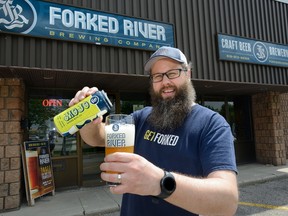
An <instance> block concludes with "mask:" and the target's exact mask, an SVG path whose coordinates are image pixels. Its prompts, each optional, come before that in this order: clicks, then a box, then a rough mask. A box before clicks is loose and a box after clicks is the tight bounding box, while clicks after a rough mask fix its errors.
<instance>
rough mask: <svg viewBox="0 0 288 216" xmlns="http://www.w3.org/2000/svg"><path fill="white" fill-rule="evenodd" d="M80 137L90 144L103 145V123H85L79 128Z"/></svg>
mask: <svg viewBox="0 0 288 216" xmlns="http://www.w3.org/2000/svg"><path fill="white" fill-rule="evenodd" d="M80 135H81V138H82V139H83V140H84V142H85V143H86V144H88V145H91V146H101V147H104V146H105V128H104V123H100V124H93V123H90V124H87V125H85V126H84V127H83V128H82V129H81V130H80Z"/></svg>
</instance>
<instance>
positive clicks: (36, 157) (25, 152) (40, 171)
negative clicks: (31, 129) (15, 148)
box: [22, 141, 55, 205]
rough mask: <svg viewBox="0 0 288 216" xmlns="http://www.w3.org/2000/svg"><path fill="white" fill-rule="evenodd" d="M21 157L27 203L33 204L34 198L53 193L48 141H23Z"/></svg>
mask: <svg viewBox="0 0 288 216" xmlns="http://www.w3.org/2000/svg"><path fill="white" fill-rule="evenodd" d="M22 159H23V166H24V174H25V184H26V195H27V201H28V204H29V205H34V203H35V202H34V199H36V198H37V197H40V196H43V195H44V194H47V193H50V192H52V194H53V195H54V193H55V191H54V190H55V188H54V177H53V170H52V163H51V157H50V150H49V145H48V141H29V142H24V146H22Z"/></svg>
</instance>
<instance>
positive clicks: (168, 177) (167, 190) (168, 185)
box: [157, 171, 176, 199]
mask: <svg viewBox="0 0 288 216" xmlns="http://www.w3.org/2000/svg"><path fill="white" fill-rule="evenodd" d="M160 187H161V193H160V194H159V195H158V196H157V197H158V198H161V199H166V198H167V197H169V196H170V195H171V194H172V193H173V192H174V191H175V189H176V181H175V178H174V176H173V175H172V174H171V173H169V172H167V171H164V177H163V178H162V179H161V181H160Z"/></svg>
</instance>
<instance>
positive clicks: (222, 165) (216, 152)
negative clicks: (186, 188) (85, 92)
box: [200, 113, 237, 176]
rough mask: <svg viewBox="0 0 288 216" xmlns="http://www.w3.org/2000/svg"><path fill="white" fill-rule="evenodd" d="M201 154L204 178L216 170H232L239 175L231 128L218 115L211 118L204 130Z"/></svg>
mask: <svg viewBox="0 0 288 216" xmlns="http://www.w3.org/2000/svg"><path fill="white" fill-rule="evenodd" d="M200 154H201V157H200V158H201V164H202V168H203V174H204V176H208V175H209V173H211V172H213V171H216V170H231V171H234V172H236V173H237V168H236V160H235V150H234V138H233V135H232V132H231V128H230V126H229V124H228V123H227V122H226V120H225V119H224V118H223V117H222V116H221V115H219V114H218V113H215V114H213V115H212V116H211V117H210V119H209V120H208V121H207V124H206V126H205V129H204V130H203V133H202V137H201V147H200Z"/></svg>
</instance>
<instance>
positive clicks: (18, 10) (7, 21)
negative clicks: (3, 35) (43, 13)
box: [0, 0, 37, 34]
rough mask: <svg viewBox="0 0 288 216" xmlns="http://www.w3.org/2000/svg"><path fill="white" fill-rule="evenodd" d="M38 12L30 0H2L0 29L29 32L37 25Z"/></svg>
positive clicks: (0, 0)
mask: <svg viewBox="0 0 288 216" xmlns="http://www.w3.org/2000/svg"><path fill="white" fill-rule="evenodd" d="M36 22H37V13H36V10H35V8H34V6H33V5H32V4H31V2H30V1H28V0H0V31H10V32H14V33H22V34H28V33H29V32H30V31H31V30H33V28H34V27H35V25H36Z"/></svg>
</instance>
